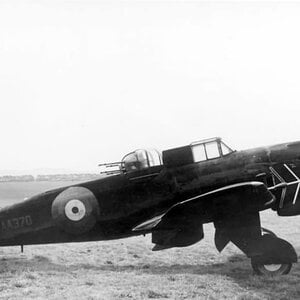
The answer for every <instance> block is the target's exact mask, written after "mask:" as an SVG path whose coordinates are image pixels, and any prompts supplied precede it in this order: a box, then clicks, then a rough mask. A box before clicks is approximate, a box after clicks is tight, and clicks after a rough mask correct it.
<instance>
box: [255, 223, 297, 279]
mask: <svg viewBox="0 0 300 300" xmlns="http://www.w3.org/2000/svg"><path fill="white" fill-rule="evenodd" d="M262 232H263V235H262V236H261V238H260V240H259V241H258V243H257V244H256V247H255V248H256V250H258V251H255V252H256V253H255V254H254V255H251V265H252V268H253V270H254V273H256V274H258V275H269V276H276V275H285V274H288V273H289V272H290V270H291V268H292V264H293V263H294V262H297V254H296V252H295V249H294V248H293V246H292V245H291V244H290V243H288V242H287V241H285V240H283V239H280V238H278V237H277V236H276V235H275V234H274V233H273V232H272V231H270V230H266V229H263V228H262Z"/></svg>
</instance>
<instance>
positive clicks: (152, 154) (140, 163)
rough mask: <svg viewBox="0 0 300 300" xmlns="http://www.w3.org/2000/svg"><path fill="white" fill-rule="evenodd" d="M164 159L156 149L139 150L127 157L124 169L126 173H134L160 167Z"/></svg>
mask: <svg viewBox="0 0 300 300" xmlns="http://www.w3.org/2000/svg"><path fill="white" fill-rule="evenodd" d="M161 164H162V159H161V155H160V153H159V152H158V151H157V150H155V149H149V150H145V149H139V150H135V151H133V152H130V153H129V154H127V155H125V156H124V157H123V159H122V167H123V170H124V171H125V172H133V171H138V170H143V169H147V168H150V167H154V166H160V165H161Z"/></svg>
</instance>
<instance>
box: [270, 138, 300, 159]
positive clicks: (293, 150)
mask: <svg viewBox="0 0 300 300" xmlns="http://www.w3.org/2000/svg"><path fill="white" fill-rule="evenodd" d="M270 160H271V161H272V162H281V163H283V162H288V161H298V162H300V141H297V142H292V143H285V144H281V145H276V146H273V147H271V148H270Z"/></svg>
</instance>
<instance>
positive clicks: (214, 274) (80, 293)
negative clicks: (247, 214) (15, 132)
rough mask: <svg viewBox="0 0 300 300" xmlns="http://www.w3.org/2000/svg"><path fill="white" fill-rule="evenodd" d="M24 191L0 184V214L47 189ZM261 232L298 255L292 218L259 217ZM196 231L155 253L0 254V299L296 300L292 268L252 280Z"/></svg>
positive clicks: (46, 249) (143, 244)
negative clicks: (191, 241)
mask: <svg viewBox="0 0 300 300" xmlns="http://www.w3.org/2000/svg"><path fill="white" fill-rule="evenodd" d="M28 184H29V186H28ZM28 184H24V183H14V184H10V185H9V186H7V185H6V184H0V206H2V203H4V202H5V204H7V201H8V199H9V200H10V201H12V202H15V201H17V200H20V199H22V198H24V197H25V196H29V195H31V194H32V191H33V192H40V191H41V190H43V189H49V188H53V187H54V186H53V184H55V183H45V182H44V183H38V185H31V186H30V184H31V183H28ZM58 184H60V185H61V184H63V183H58ZM5 185H6V186H5ZM2 188H3V189H2ZM22 189H23V194H22ZM4 191H5V192H4ZM20 196H21V197H20ZM262 224H263V226H264V227H266V228H269V229H271V230H273V231H275V232H276V233H277V234H278V235H279V236H280V237H282V238H285V239H287V240H288V241H290V242H291V243H292V244H293V245H294V246H295V248H296V250H297V252H298V253H300V239H299V234H300V217H294V218H279V217H277V216H276V215H275V214H274V213H273V212H271V211H270V212H264V213H263V214H262ZM204 231H205V238H204V240H203V241H201V242H200V243H198V244H196V245H194V246H191V247H187V248H181V249H180V248H178V249H171V250H165V251H160V252H152V251H151V247H152V244H151V237H150V236H146V237H135V238H130V239H124V240H116V241H107V242H96V243H95V242H93V243H80V244H57V245H56V244H55V245H41V246H26V247H25V249H24V250H25V252H24V253H23V254H22V253H20V248H19V247H6V248H0V299H31V298H34V299H240V300H242V299H244V300H246V299H300V284H299V282H300V267H299V265H297V264H296V265H294V267H293V269H292V271H291V273H290V274H289V275H286V276H281V277H274V278H270V277H269V278H268V277H259V276H255V275H253V274H252V269H251V266H250V262H249V260H248V259H247V258H246V257H245V256H244V255H243V254H242V253H241V252H240V251H239V250H238V249H237V248H236V247H234V246H233V245H229V246H228V247H227V248H226V249H225V250H224V252H223V253H222V254H221V255H220V254H218V252H217V250H216V249H215V247H214V242H213V237H214V236H213V235H214V229H213V226H211V224H209V225H205V227H204Z"/></svg>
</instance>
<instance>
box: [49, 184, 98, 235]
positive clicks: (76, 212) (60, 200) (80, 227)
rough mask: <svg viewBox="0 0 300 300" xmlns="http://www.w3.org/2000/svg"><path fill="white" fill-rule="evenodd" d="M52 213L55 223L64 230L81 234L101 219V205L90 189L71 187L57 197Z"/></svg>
mask: <svg viewBox="0 0 300 300" xmlns="http://www.w3.org/2000/svg"><path fill="white" fill-rule="evenodd" d="M51 213H52V218H53V220H54V222H55V223H56V224H57V225H58V226H59V227H60V228H61V229H62V230H64V231H66V232H68V233H72V234H81V233H85V232H87V231H89V230H91V229H92V228H93V227H94V226H95V224H96V222H97V219H98V217H99V204H98V201H97V199H96V197H95V195H94V194H93V193H92V192H91V191H90V190H89V189H87V188H84V187H70V188H67V189H65V190H64V191H62V192H61V193H60V194H58V195H57V196H56V198H55V199H54V201H53V203H52V208H51Z"/></svg>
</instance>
